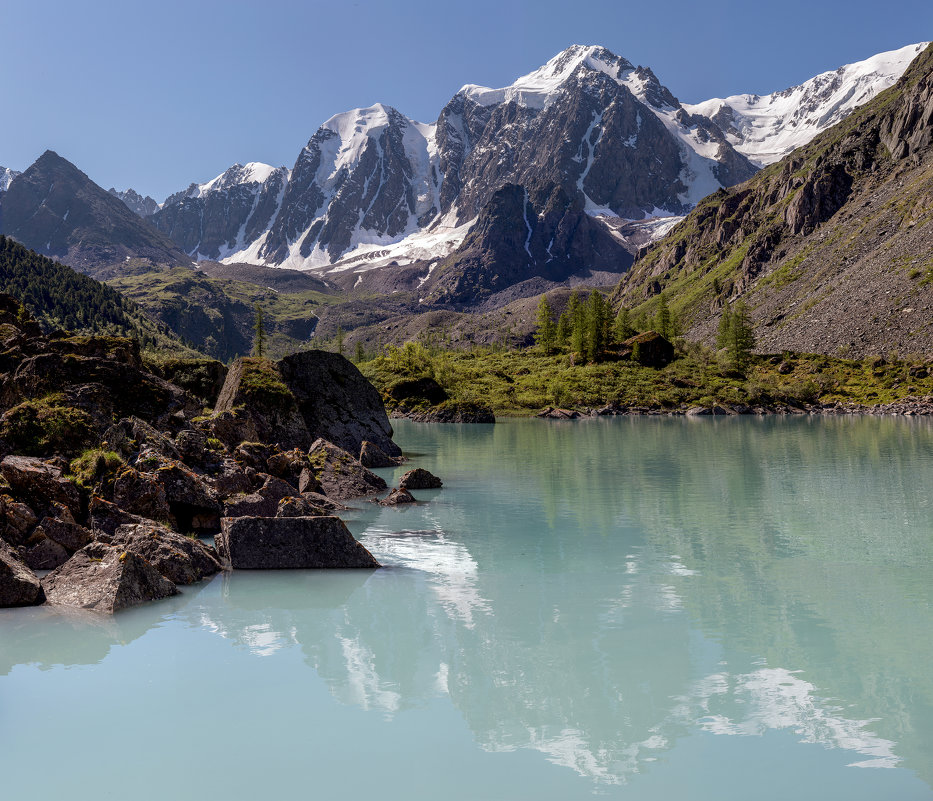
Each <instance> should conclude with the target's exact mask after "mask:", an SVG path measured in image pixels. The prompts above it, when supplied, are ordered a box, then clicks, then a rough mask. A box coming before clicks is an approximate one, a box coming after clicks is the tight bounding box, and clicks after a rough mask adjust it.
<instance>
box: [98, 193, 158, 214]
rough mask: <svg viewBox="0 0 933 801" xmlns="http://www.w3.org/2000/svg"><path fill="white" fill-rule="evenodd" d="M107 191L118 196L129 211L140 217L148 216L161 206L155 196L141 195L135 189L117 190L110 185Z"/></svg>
mask: <svg viewBox="0 0 933 801" xmlns="http://www.w3.org/2000/svg"><path fill="white" fill-rule="evenodd" d="M107 191H108V192H110V194H111V195H113V196H114V197H118V198H120V200H122V201H123V202H124V203H125V204H126V207H127V208H128V209H129V210H130V211H132V212H133V213H134V214H138V215H139V216H140V217H149V216H150V215H152V214H155V213H156V212H157V211H158V210H159V209H160V208H161V206H160V205H159V203H158V201H157V200H155V198H151V197H149V195H146V197H143V196H142V195H141V194H139V192H137V191H136V190H135V189H127V190H126V191H125V192H118V191H117V190H116V189H114V188H113V187H112V186H111V187H110V189H108V190H107Z"/></svg>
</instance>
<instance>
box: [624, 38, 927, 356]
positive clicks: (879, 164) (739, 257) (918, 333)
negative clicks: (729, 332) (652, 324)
mask: <svg viewBox="0 0 933 801" xmlns="http://www.w3.org/2000/svg"><path fill="white" fill-rule="evenodd" d="M931 254H933V46H929V47H927V48H926V50H924V52H923V53H922V54H921V55H920V56H918V57H917V58H916V59H915V61H914V62H913V63H912V64H911V65H910V67H909V68H908V70H907V71H906V72H905V73H904V75H903V77H902V78H901V79H900V80H899V81H898V82H897V83H896V84H895V85H894V86H893V87H892V88H890V89H888V90H886V91H884V92H882V93H881V94H880V95H878V96H877V97H876V98H875V99H873V100H872V101H870V102H869V103H868V104H866V105H865V106H862V107H861V108H859V109H857V110H856V111H855V112H853V113H852V114H851V115H850V116H849V117H847V118H846V119H845V120H844V121H843V122H842V123H839V124H838V125H836V126H834V127H833V128H830V129H829V130H827V131H826V132H824V133H823V134H821V135H820V136H818V137H817V138H816V139H814V140H813V141H812V142H810V143H809V144H808V145H805V146H804V147H802V148H800V149H798V150H796V151H794V153H792V154H791V155H790V156H788V157H787V158H785V159H784V160H783V161H781V162H778V163H777V164H773V165H771V166H770V167H768V168H767V169H766V170H764V171H762V172H761V173H759V174H758V175H757V176H755V177H754V178H753V179H752V180H751V181H749V182H747V183H746V184H743V185H740V186H737V187H734V188H733V189H730V190H722V191H720V192H717V193H716V194H715V195H713V196H711V197H709V198H707V199H706V200H705V201H703V202H702V203H701V204H700V205H699V206H698V207H697V208H696V209H695V210H694V211H693V212H692V213H691V214H690V215H689V216H688V217H687V219H686V220H685V221H684V222H683V223H682V224H681V225H680V226H678V227H677V228H675V229H674V231H673V232H672V233H671V234H670V235H668V236H667V237H666V238H665V239H663V240H662V241H661V242H659V243H658V244H657V245H656V246H655V247H654V248H652V249H651V250H650V251H649V252H648V253H647V254H646V255H645V256H644V257H643V258H641V259H639V260H638V261H637V262H636V263H635V265H634V266H633V268H632V270H631V272H630V273H629V274H628V275H626V276H625V277H624V278H623V280H622V281H621V282H620V285H619V287H618V289H617V293H616V300H617V301H618V302H619V303H624V304H628V305H638V304H641V303H643V302H644V301H645V299H646V298H649V299H650V298H652V297H653V296H655V295H657V294H658V293H659V292H660V291H662V290H667V293H668V295H669V299H670V303H671V306H672V307H673V308H674V309H676V310H678V311H680V312H681V314H682V315H683V316H684V317H685V320H686V322H687V325H688V329H689V330H688V334H689V335H690V336H692V337H699V338H703V339H706V340H707V341H711V340H712V339H713V338H714V336H715V329H716V323H717V320H718V318H719V311H720V309H721V307H722V305H723V303H724V302H726V301H729V300H734V299H736V298H743V299H744V300H746V301H747V303H748V304H749V305H750V306H751V311H752V315H753V318H754V321H755V322H756V324H757V328H758V337H759V343H760V347H761V348H762V349H765V350H780V349H782V348H787V349H793V350H805V351H813V352H822V353H834V352H837V351H840V350H841V351H844V352H846V353H848V354H852V355H866V354H870V353H877V352H879V351H882V350H894V351H898V352H901V353H911V352H923V353H933V257H931ZM650 305H651V304H648V306H646V308H649V307H650Z"/></svg>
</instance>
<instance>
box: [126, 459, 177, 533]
mask: <svg viewBox="0 0 933 801" xmlns="http://www.w3.org/2000/svg"><path fill="white" fill-rule="evenodd" d="M113 502H114V503H115V504H116V505H117V506H118V507H119V508H120V509H122V510H124V511H126V512H129V513H130V514H133V515H138V516H139V517H144V518H146V519H148V520H159V521H165V522H167V523H171V524H172V525H175V519H174V518H173V517H172V510H171V508H170V507H169V505H168V498H167V497H166V495H165V487H164V486H162V484H161V483H160V482H159V481H157V480H156V478H155V476H153V475H152V474H151V473H145V472H140V471H139V470H135V469H134V468H132V467H126V468H124V469H123V470H121V471H120V472H119V473H117V476H116V480H115V481H114V484H113Z"/></svg>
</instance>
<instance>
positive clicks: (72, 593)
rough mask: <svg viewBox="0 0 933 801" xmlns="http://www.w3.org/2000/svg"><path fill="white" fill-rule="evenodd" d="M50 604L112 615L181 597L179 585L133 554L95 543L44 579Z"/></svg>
mask: <svg viewBox="0 0 933 801" xmlns="http://www.w3.org/2000/svg"><path fill="white" fill-rule="evenodd" d="M42 588H43V589H44V590H45V595H46V599H47V601H48V602H49V603H50V604H56V605H61V606H77V607H81V608H83V609H93V610H95V611H97V612H106V613H112V612H117V611H119V610H120V609H125V608H127V607H130V606H136V605H138V604H141V603H145V602H146V601H155V600H158V599H160V598H168V597H169V596H171V595H175V594H177V593H178V589H177V588H176V587H175V585H174V584H173V583H172V582H171V581H169V580H168V579H167V578H165V577H164V576H163V575H162V574H160V573H159V571H158V570H156V569H155V567H153V566H152V565H151V564H150V563H149V562H148V561H147V560H146V559H144V558H143V557H142V556H139V555H138V554H136V553H133V551H126V550H123V549H122V548H114V547H112V546H110V545H105V544H104V543H102V542H92V543H91V544H90V545H87V546H85V547H84V548H82V549H81V550H80V551H78V552H77V553H76V554H75V555H74V556H72V557H71V559H69V560H68V561H67V562H65V564H63V565H62V566H61V567H59V568H58V569H57V570H54V571H52V572H51V573H49V575H47V576H46V577H45V578H44V579H42Z"/></svg>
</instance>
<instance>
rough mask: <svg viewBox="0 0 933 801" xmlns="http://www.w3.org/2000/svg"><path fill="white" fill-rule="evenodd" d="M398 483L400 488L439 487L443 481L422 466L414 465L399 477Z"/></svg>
mask: <svg viewBox="0 0 933 801" xmlns="http://www.w3.org/2000/svg"><path fill="white" fill-rule="evenodd" d="M398 485H399V487H400V488H401V489H440V488H441V487H443V486H444V483H443V482H442V481H441V480H440V479H439V478H438V477H437V476H435V475H434V474H433V473H429V472H428V471H427V470H425V469H424V468H422V467H416V468H415V469H414V470H409V471H408V472H407V473H405V475H404V476H402V477H401V479H399V482H398Z"/></svg>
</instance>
